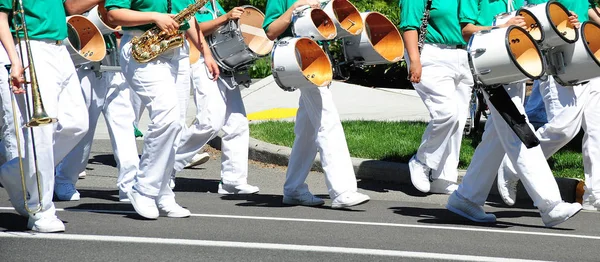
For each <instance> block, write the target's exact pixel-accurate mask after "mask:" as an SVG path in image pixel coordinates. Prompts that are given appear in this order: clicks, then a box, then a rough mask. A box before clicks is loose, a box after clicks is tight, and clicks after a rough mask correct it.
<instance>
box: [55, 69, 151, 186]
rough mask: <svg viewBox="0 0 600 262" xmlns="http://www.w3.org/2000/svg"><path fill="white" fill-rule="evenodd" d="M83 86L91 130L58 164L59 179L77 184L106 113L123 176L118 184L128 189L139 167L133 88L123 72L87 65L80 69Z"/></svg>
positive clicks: (120, 172)
mask: <svg viewBox="0 0 600 262" xmlns="http://www.w3.org/2000/svg"><path fill="white" fill-rule="evenodd" d="M77 74H78V75H79V80H80V82H81V89H82V92H83V96H84V98H85V100H86V105H87V107H88V111H89V130H88V132H87V134H86V135H85V137H84V138H83V139H82V140H81V142H79V143H78V144H77V146H76V147H75V148H73V150H72V151H71V152H70V153H69V154H68V155H67V157H66V158H65V159H64V160H63V161H62V162H61V163H60V164H59V165H58V166H57V168H56V183H69V184H73V185H75V183H76V182H77V180H78V178H79V173H81V172H83V171H84V170H85V167H86V165H87V163H88V159H89V157H90V151H91V149H92V143H93V139H94V134H95V131H96V125H97V123H98V118H99V117H100V113H102V114H103V115H104V119H105V121H106V125H107V127H108V134H109V136H110V141H111V145H112V148H113V153H114V157H115V161H116V163H117V169H118V172H119V177H118V178H117V186H118V187H119V189H121V191H123V192H127V191H129V189H130V188H131V186H132V185H133V179H134V177H135V174H136V173H137V170H138V164H139V162H140V159H139V157H138V152H137V146H136V142H135V135H134V133H133V130H132V127H133V122H134V120H135V116H134V112H133V107H132V105H131V100H130V97H129V93H130V92H131V91H130V89H129V86H128V85H127V82H125V78H124V77H123V74H122V73H121V72H102V73H101V75H100V76H97V75H96V72H95V71H93V70H91V69H89V68H85V67H81V68H79V69H77Z"/></svg>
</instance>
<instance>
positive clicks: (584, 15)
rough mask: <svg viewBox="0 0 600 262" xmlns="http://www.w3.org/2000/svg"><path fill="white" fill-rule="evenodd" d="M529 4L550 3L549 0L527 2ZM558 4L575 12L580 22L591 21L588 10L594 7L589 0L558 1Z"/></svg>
mask: <svg viewBox="0 0 600 262" xmlns="http://www.w3.org/2000/svg"><path fill="white" fill-rule="evenodd" d="M527 2H528V3H529V4H533V5H537V4H542V3H546V2H548V0H530V1H527ZM557 2H559V3H561V4H562V5H564V6H565V7H566V8H567V9H569V10H570V11H573V12H575V14H577V17H578V19H579V22H582V23H583V22H585V21H587V20H589V19H590V16H589V15H588V9H590V8H591V7H592V4H591V3H590V1H588V0H557Z"/></svg>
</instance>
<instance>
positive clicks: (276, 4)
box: [263, 0, 297, 38]
mask: <svg viewBox="0 0 600 262" xmlns="http://www.w3.org/2000/svg"><path fill="white" fill-rule="evenodd" d="M296 1H297V0H267V7H266V8H265V10H266V12H265V21H264V22H263V29H264V30H265V32H266V31H267V29H268V28H269V26H270V25H271V23H273V21H275V20H277V18H279V17H280V16H281V15H283V13H285V12H286V11H287V10H288V9H289V8H290V7H292V5H294V3H296ZM286 36H293V34H292V27H291V24H290V26H288V28H287V29H285V31H284V32H283V34H281V35H280V36H279V37H278V38H283V37H286Z"/></svg>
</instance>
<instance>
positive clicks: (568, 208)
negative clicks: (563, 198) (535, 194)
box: [540, 202, 582, 227]
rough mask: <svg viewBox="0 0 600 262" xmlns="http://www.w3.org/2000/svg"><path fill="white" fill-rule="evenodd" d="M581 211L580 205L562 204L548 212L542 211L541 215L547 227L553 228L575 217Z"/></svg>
mask: <svg viewBox="0 0 600 262" xmlns="http://www.w3.org/2000/svg"><path fill="white" fill-rule="evenodd" d="M581 209H582V207H581V204H579V203H566V202H562V203H559V204H557V205H556V206H554V207H553V208H552V209H550V210H549V211H547V212H541V211H540V215H541V217H542V222H544V225H545V226H546V227H553V226H556V225H558V224H560V223H562V222H565V221H567V219H569V218H571V217H573V216H575V215H576V214H577V213H579V211H581Z"/></svg>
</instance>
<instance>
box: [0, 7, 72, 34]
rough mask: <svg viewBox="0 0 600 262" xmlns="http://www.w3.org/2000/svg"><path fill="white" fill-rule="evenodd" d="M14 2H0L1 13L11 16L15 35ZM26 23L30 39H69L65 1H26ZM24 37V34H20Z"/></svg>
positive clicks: (11, 25) (12, 29) (10, 21)
mask: <svg viewBox="0 0 600 262" xmlns="http://www.w3.org/2000/svg"><path fill="white" fill-rule="evenodd" d="M12 3H13V0H0V11H1V12H5V13H8V14H9V24H10V27H11V31H12V32H13V33H14V24H13V19H12V7H13V6H12ZM23 10H24V11H25V23H27V34H28V36H29V38H30V39H50V40H63V39H65V38H67V16H66V14H65V8H64V6H63V0H35V1H34V0H24V1H23ZM19 37H23V33H22V32H20V33H19Z"/></svg>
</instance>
